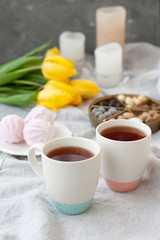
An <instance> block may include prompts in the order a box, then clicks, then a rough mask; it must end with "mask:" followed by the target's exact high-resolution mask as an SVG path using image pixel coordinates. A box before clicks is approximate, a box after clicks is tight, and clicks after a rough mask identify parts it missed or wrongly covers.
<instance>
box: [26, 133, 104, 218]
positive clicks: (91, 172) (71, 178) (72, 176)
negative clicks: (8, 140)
mask: <svg viewBox="0 0 160 240" xmlns="http://www.w3.org/2000/svg"><path fill="white" fill-rule="evenodd" d="M64 147H77V148H82V149H85V150H87V151H89V152H91V153H92V156H91V157H89V158H86V159H84V160H78V161H65V160H63V161H59V160H55V159H54V157H52V158H50V157H48V153H50V152H51V151H53V150H55V149H58V148H64ZM36 149H40V150H41V158H42V166H41V165H40V163H39V162H38V161H37V159H36V155H35V151H36ZM28 160H29V162H30V164H31V167H32V168H33V170H34V171H35V172H36V173H37V174H38V175H39V176H40V177H41V178H42V179H43V180H44V181H45V183H46V186H47V189H48V192H49V194H50V195H51V197H52V201H53V203H54V205H55V207H56V208H57V209H58V210H59V211H60V212H62V213H64V214H72V215H73V214H79V213H82V212H84V211H85V210H86V209H88V207H89V206H90V205H91V203H92V200H93V197H94V194H95V191H96V188H97V183H98V179H99V174H100V147H99V145H98V144H97V143H96V142H94V141H92V140H89V139H86V138H80V137H70V138H59V139H55V140H52V141H50V142H48V143H46V144H44V145H42V144H36V145H34V146H32V147H31V148H30V149H29V153H28Z"/></svg>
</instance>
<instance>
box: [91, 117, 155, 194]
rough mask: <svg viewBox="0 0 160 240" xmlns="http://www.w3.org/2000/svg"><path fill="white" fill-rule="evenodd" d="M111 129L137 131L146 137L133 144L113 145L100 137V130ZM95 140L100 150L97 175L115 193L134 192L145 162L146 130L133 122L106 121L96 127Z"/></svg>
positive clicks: (148, 143)
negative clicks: (130, 128) (99, 168)
mask: <svg viewBox="0 0 160 240" xmlns="http://www.w3.org/2000/svg"><path fill="white" fill-rule="evenodd" d="M115 126H128V127H133V128H137V129H139V130H140V131H142V132H144V133H145V135H146V136H145V137H144V138H141V139H139V140H134V141H117V140H111V139H108V138H106V137H103V136H102V135H101V132H102V131H103V130H104V129H107V128H111V127H115ZM96 140H97V143H98V144H99V145H100V148H101V170H100V171H101V174H102V176H103V177H104V179H105V181H106V183H107V185H108V186H109V188H111V189H112V190H114V191H118V192H128V191H131V190H133V189H135V188H136V187H137V186H138V185H139V183H140V181H141V179H142V176H143V173H144V171H145V169H146V166H147V162H148V159H149V152H150V140H151V129H150V127H148V126H147V125H146V124H144V123H142V122H139V121H136V120H126V119H117V120H110V121H106V122H104V123H101V124H99V125H98V126H97V128H96Z"/></svg>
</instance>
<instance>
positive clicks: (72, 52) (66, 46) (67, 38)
mask: <svg viewBox="0 0 160 240" xmlns="http://www.w3.org/2000/svg"><path fill="white" fill-rule="evenodd" d="M59 46H60V53H61V55H62V56H63V57H65V58H68V59H71V60H73V61H82V60H83V59H84V58H85V35H84V34H83V33H80V32H67V31H66V32H63V33H61V35H60V37H59Z"/></svg>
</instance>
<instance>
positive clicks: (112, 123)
mask: <svg viewBox="0 0 160 240" xmlns="http://www.w3.org/2000/svg"><path fill="white" fill-rule="evenodd" d="M112 127H130V128H136V129H137V130H139V131H140V132H142V133H144V137H143V138H141V139H139V140H134V141H142V140H143V139H145V138H146V137H148V136H150V135H151V129H150V127H149V126H147V125H146V124H144V123H142V122H139V121H136V120H128V119H117V120H109V121H107V122H104V123H101V124H99V125H98V126H97V128H96V132H97V134H99V135H100V136H101V137H103V136H102V132H103V131H104V130H106V129H109V128H112ZM107 139H108V140H111V141H113V140H112V139H109V138H107ZM114 141H116V140H114ZM131 141H133V140H131ZM128 142H129V141H128Z"/></svg>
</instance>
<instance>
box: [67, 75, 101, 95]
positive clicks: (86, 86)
mask: <svg viewBox="0 0 160 240" xmlns="http://www.w3.org/2000/svg"><path fill="white" fill-rule="evenodd" d="M69 84H70V86H72V87H73V88H74V89H76V90H77V91H78V92H79V93H80V95H81V96H82V98H84V99H88V98H92V97H94V96H96V95H97V94H98V93H99V92H100V89H99V88H98V87H97V85H96V84H95V83H93V82H91V81H89V80H86V79H74V80H72V81H70V83H69Z"/></svg>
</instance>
